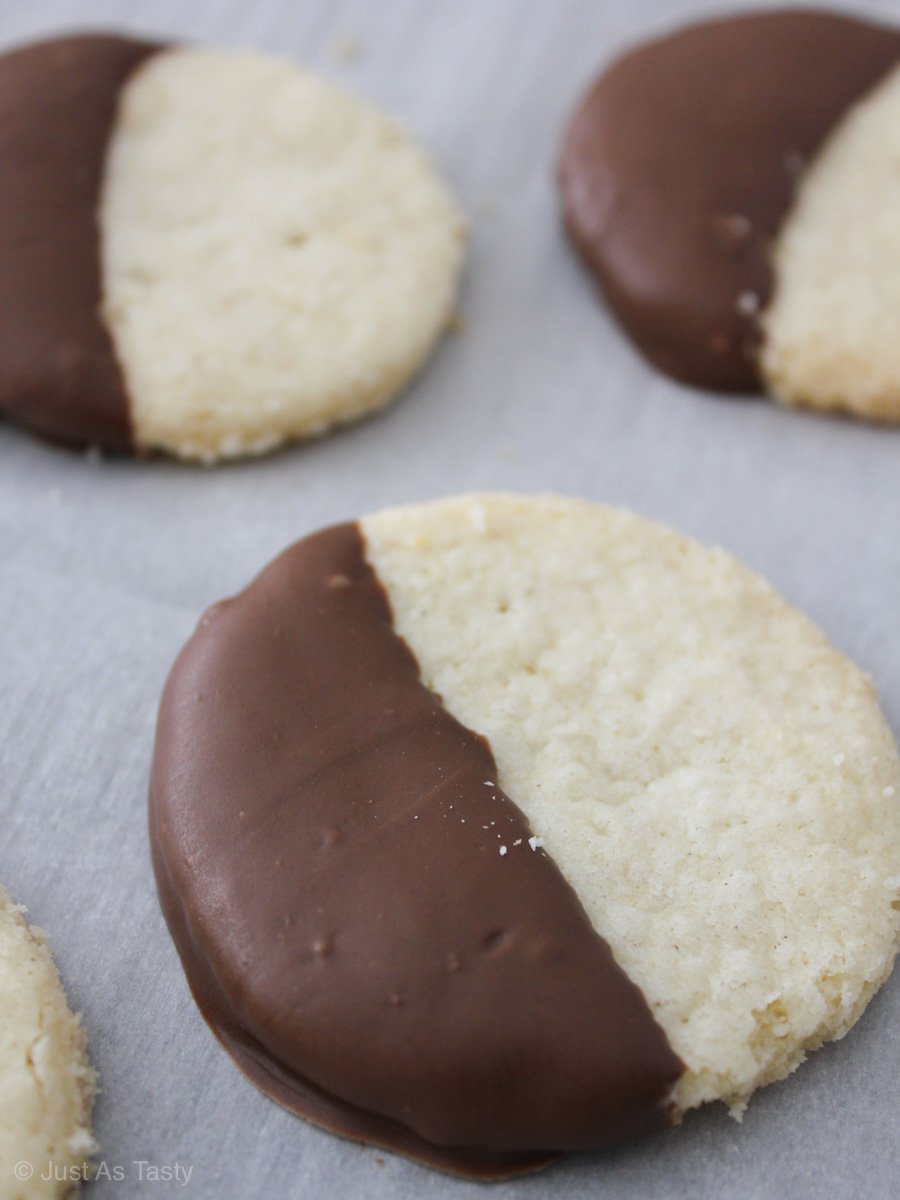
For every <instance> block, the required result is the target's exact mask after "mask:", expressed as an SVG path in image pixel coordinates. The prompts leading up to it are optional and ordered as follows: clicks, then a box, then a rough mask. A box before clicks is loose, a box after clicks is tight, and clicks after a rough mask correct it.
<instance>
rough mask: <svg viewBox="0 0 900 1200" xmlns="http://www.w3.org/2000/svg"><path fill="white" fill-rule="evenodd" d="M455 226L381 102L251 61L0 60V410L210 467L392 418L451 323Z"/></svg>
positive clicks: (256, 57) (106, 46) (55, 44)
mask: <svg viewBox="0 0 900 1200" xmlns="http://www.w3.org/2000/svg"><path fill="white" fill-rule="evenodd" d="M463 242H464V229H463V223H462V220H461V217H460V214H459V212H458V210H457V207H456V205H455V203H454V201H453V199H452V198H451V196H450V195H449V193H448V191H447V189H446V187H445V186H444V184H443V183H442V182H441V180H440V179H439V177H438V175H437V173H436V172H435V170H434V168H433V167H432V165H431V163H430V162H429V161H428V159H427V157H426V156H425V154H424V153H423V152H422V151H421V150H420V149H419V147H418V146H417V145H416V144H415V143H414V141H413V140H412V139H411V138H410V137H409V136H407V134H405V133H404V132H403V131H402V130H401V129H400V128H399V127H398V126H397V125H396V124H395V123H394V122H393V121H392V120H390V119H389V118H388V117H386V116H384V115H383V114H382V113H381V112H379V111H378V110H377V109H375V108H374V107H373V106H372V105H370V104H368V103H366V102H365V101H363V100H360V99H357V98H355V97H353V96H351V95H350V94H349V93H347V92H345V91H344V90H343V89H341V88H339V87H337V86H335V85H333V84H331V83H328V82H326V81H325V80H323V79H319V78H318V77H316V76H315V75H313V74H311V73H310V72H308V71H306V70H303V69H302V68H299V67H297V66H295V65H294V64H292V63H289V62H286V61H282V60H280V59H277V58H270V57H267V56H265V55H262V54H258V53H255V52H252V51H240V50H213V49H203V48H199V47H193V46H174V47H166V46H161V45H157V44H153V43H149V42H138V41H134V40H131V39H127V38H121V37H105V36H86V37H71V38H64V39H60V40H58V41H52V42H45V43H40V44H37V45H33V46H27V47H24V48H23V49H21V50H17V51H13V52H11V53H8V54H5V55H3V56H0V271H2V273H3V276H4V279H5V280H6V282H7V284H8V286H7V287H5V288H4V290H3V295H2V296H0V347H2V353H0V412H5V413H7V414H8V415H9V416H10V417H12V418H13V419H15V420H18V421H20V422H21V423H23V424H25V425H27V426H29V427H30V428H32V429H33V430H35V431H36V432H38V433H42V434H44V435H45V436H49V437H51V438H55V439H57V440H62V441H67V442H71V443H75V444H82V445H91V444H95V445H100V446H104V447H108V448H110V449H114V450H125V451H133V452H142V451H144V452H146V451H153V450H162V451H165V452H168V453H170V454H174V455H177V456H179V457H181V458H186V459H193V460H199V461H202V462H214V461H217V460H219V459H223V458H234V457H239V456H242V455H249V454H260V453H263V452H265V451H268V450H271V449H272V448H273V447H275V446H278V445H279V444H281V443H283V442H285V441H289V440H292V439H299V438H307V437H311V436H314V435H318V434H321V433H322V432H324V431H325V430H327V429H328V428H330V427H331V426H334V425H338V424H341V423H343V422H347V421H351V420H354V419H356V418H358V417H361V416H362V415H364V414H365V413H367V412H371V411H373V410H375V409H378V408H381V407H382V406H383V405H385V404H386V403H387V402H388V401H389V400H390V399H391V398H392V397H393V396H395V395H396V393H397V392H398V391H399V389H400V388H402V387H403V385H404V384H405V383H406V382H407V381H408V380H409V379H410V378H411V376H412V375H413V374H414V373H415V372H416V371H417V370H418V369H419V367H420V366H421V365H422V364H423V362H424V360H425V359H426V357H427V356H428V354H429V352H430V351H431V350H432V348H433V346H434V344H435V342H436V341H437V339H438V337H439V335H440V334H441V332H442V330H443V329H444V328H445V326H446V325H447V322H448V320H449V318H450V316H451V314H452V311H453V307H454V300H455V295H456V290H457V283H458V277H459V272H460V267H461V261H462V252H463Z"/></svg>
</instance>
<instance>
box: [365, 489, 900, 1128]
mask: <svg viewBox="0 0 900 1200" xmlns="http://www.w3.org/2000/svg"><path fill="white" fill-rule="evenodd" d="M362 528H363V531H364V534H365V538H366V544H367V556H368V558H369V561H370V562H371V563H372V565H373V566H374V568H375V570H376V572H377V574H378V577H379V578H380V579H381V581H382V583H383V584H384V586H385V588H386V589H387V591H388V594H389V596H390V600H391V605H392V607H393V612H394V620H395V626H396V629H397V631H398V633H399V634H400V635H401V636H402V637H403V638H404V639H405V640H406V641H407V642H408V644H409V645H410V647H411V648H412V650H413V652H414V653H415V655H416V657H417V659H418V662H419V665H420V668H421V671H422V677H423V680H424V681H425V683H426V684H427V685H428V686H429V687H431V688H433V689H434V690H435V691H436V692H437V693H439V694H440V696H441V697H442V698H443V701H444V704H445V705H446V706H447V708H448V709H449V710H450V712H452V713H453V715H454V716H455V717H456V718H457V719H458V720H459V721H461V722H462V723H463V724H464V725H466V726H468V727H469V728H472V729H475V730H477V731H478V732H479V733H481V734H483V735H484V736H485V737H487V738H488V740H489V742H490V744H491V747H492V748H493V751H494V755H495V757H496V759H497V764H498V770H499V778H498V783H499V784H500V786H501V787H503V789H504V790H505V791H506V792H507V793H508V794H509V795H510V796H511V797H513V799H514V800H515V802H516V804H517V805H518V806H519V807H520V808H521V809H522V811H523V812H524V813H525V815H526V816H527V818H528V820H529V822H530V823H531V825H532V827H533V828H534V830H535V833H536V834H537V835H538V836H540V837H541V838H542V839H543V843H544V846H545V847H546V849H547V851H548V853H549V854H550V856H551V857H552V858H553V859H554V860H555V861H556V863H557V864H558V866H559V867H560V868H561V870H562V872H563V874H564V875H565V877H566V878H567V879H568V881H569V882H570V883H571V884H572V885H573V887H574V888H575V890H576V892H577V893H578V896H579V897H580V899H581V902H582V904H583V905H584V906H585V908H586V909H587V912H588V915H589V916H590V918H591V920H592V922H593V924H594V927H595V928H596V929H597V931H598V932H599V933H600V934H601V935H602V936H603V937H604V938H605V939H606V940H607V941H608V942H609V944H610V945H611V947H612V949H613V952H614V954H615V956H616V959H617V961H618V962H619V964H620V965H621V966H622V967H624V969H625V971H626V972H627V974H628V975H629V977H630V978H631V979H633V980H634V981H635V982H636V983H637V984H638V985H639V986H640V987H641V989H642V990H643V992H644V994H645V996H646V997H647V999H648V1001H649V1003H650V1006H651V1009H652V1011H653V1013H654V1015H655V1016H656V1019H657V1021H658V1022H659V1023H660V1024H661V1025H662V1027H663V1029H664V1030H665V1032H666V1034H667V1036H668V1039H669V1042H670V1044H671V1045H672V1047H673V1049H674V1050H675V1052H676V1053H677V1054H678V1055H679V1057H680V1058H681V1059H682V1060H683V1062H684V1063H685V1064H686V1065H687V1070H686V1072H685V1074H684V1075H683V1077H682V1078H681V1080H680V1081H679V1082H678V1083H677V1085H676V1087H675V1092H674V1097H675V1100H676V1103H677V1106H678V1108H679V1109H681V1110H684V1109H688V1108H691V1107H693V1106H695V1105H697V1104H700V1103H702V1102H704V1101H707V1100H713V1099H723V1100H725V1102H726V1103H727V1104H729V1105H730V1106H731V1107H732V1109H733V1110H734V1111H735V1112H737V1113H739V1112H740V1111H741V1110H742V1109H743V1107H744V1105H745V1104H746V1101H747V1099H748V1098H749V1096H750V1095H751V1093H752V1092H753V1091H754V1090H755V1089H756V1088H758V1087H760V1086H762V1085H763V1084H766V1083H771V1082H772V1081H773V1080H776V1079H780V1078H781V1077H783V1076H785V1075H787V1074H788V1073H789V1072H791V1071H792V1070H793V1069H794V1068H795V1067H796V1066H797V1065H798V1064H799V1063H800V1062H802V1061H803V1059H804V1057H805V1055H806V1053H807V1051H809V1050H811V1049H814V1048H816V1047H817V1046H819V1045H821V1044H822V1043H823V1042H825V1041H828V1040H830V1039H832V1038H838V1037H840V1036H842V1035H843V1034H844V1033H846V1031H847V1030H848V1029H849V1028H850V1026H851V1025H852V1024H853V1023H854V1022H855V1021H856V1020H857V1018H858V1017H859V1016H860V1014H861V1013H862V1011H863V1009H864V1007H865V1005H866V1003H867V1002H868V1000H869V999H870V998H871V996H872V995H873V993H874V992H875V990H876V989H877V988H878V986H879V985H880V984H881V983H882V982H883V981H884V979H885V978H886V976H887V974H888V972H889V971H890V969H891V965H892V963H893V960H894V955H895V954H896V951H897V946H898V929H900V913H898V909H900V901H898V894H900V764H898V756H897V749H896V746H895V743H894V739H893V737H892V735H891V732H890V730H889V728H888V726H887V724H886V722H885V720H884V718H883V717H882V715H881V712H880V711H879V707H878V702H877V699H876V696H875V693H874V690H873V687H872V684H871V682H870V681H869V679H868V678H867V677H866V676H865V675H864V674H863V673H862V672H861V671H860V670H859V669H858V668H857V667H856V666H854V664H853V663H851V662H850V661H849V660H848V659H846V658H845V657H844V656H843V655H841V654H839V653H838V652H837V651H836V650H835V649H834V648H833V647H832V646H831V645H830V644H829V643H828V641H827V640H826V639H825V637H824V636H823V634H822V633H821V632H820V631H819V630H818V629H817V628H816V627H815V626H814V625H813V624H812V623H811V622H810V621H809V619H808V618H807V617H805V616H804V615H802V614H801V613H799V612H797V611H796V610H795V609H793V608H791V607H790V606H789V605H788V604H786V603H785V602H784V601H783V600H782V599H781V598H780V597H779V596H778V595H777V594H776V593H775V592H774V591H773V590H772V588H771V587H770V586H769V585H768V584H767V583H765V582H764V581H763V580H761V579H760V578H758V577H757V576H756V575H754V574H753V573H752V572H751V571H749V570H748V569H747V568H746V567H744V566H742V565H741V564H740V563H739V562H737V561H736V560H735V559H733V558H732V557H731V556H730V555H728V554H726V553H725V552H724V551H722V550H717V549H709V548H707V547H705V546H702V545H699V544H698V543H696V542H694V541H691V540H690V539H688V538H686V537H682V536H680V535H679V534H677V533H674V532H671V531H670V530H667V529H665V528H662V527H661V526H657V525H654V524H651V523H650V522H648V521H644V520H641V519H639V518H637V517H635V516H632V515H631V514H629V513H627V512H620V511H616V510H614V509H609V508H604V507H602V506H599V505H594V504H589V503H582V502H578V501H574V500H566V499H558V498H552V497H546V498H539V499H532V498H524V497H516V496H504V495H485V496H473V497H468V498H462V499H454V500H447V501H443V502H438V503H435V504H431V505H426V506H424V507H416V508H405V509H396V510H391V511H388V512H385V513H381V514H379V515H377V516H374V517H370V518H367V519H366V520H364V521H363V522H362Z"/></svg>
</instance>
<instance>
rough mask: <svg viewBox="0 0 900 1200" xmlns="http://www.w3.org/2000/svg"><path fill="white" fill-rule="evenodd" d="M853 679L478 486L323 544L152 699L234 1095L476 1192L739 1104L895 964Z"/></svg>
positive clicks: (153, 799)
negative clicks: (277, 1107) (701, 1109)
mask: <svg viewBox="0 0 900 1200" xmlns="http://www.w3.org/2000/svg"><path fill="white" fill-rule="evenodd" d="M898 798H900V764H898V757H897V749H896V746H895V744H894V740H893V738H892V736H891V733H890V731H889V729H888V727H887V725H886V723H885V721H884V719H883V717H882V716H881V713H880V711H879V708H878V703H877V700H876V697H875V695H874V692H873V689H872V686H871V683H870V681H869V680H868V679H867V678H866V677H865V676H864V675H863V674H862V672H861V671H859V670H858V669H857V668H856V667H855V666H853V664H852V663H850V662H849V661H848V660H847V659H846V658H844V657H843V656H842V655H841V654H839V653H838V652H837V651H836V650H834V649H833V648H832V647H831V646H830V645H829V643H828V642H827V640H826V639H825V637H824V636H823V634H822V633H821V632H820V631H819V630H818V629H816V628H815V627H814V626H813V625H812V624H811V622H810V621H809V620H808V619H807V618H805V617H804V616H802V615H801V614H800V613H798V612H796V611H795V610H794V609H792V608H790V607H789V606H788V605H787V604H786V603H785V602H784V601H783V600H781V599H780V598H779V597H778V596H777V595H776V594H775V592H774V591H773V590H772V589H771V588H770V587H769V586H768V585H767V584H765V583H764V582H763V581H762V580H760V579H759V578H758V577H756V576H755V575H753V574H752V573H751V572H750V571H749V570H747V569H746V568H745V567H743V566H741V565H740V564H739V563H737V562H736V561H735V560H734V559H732V558H731V557H729V556H728V555H727V554H725V553H723V552H722V551H719V550H711V549H708V548H706V547H703V546H701V545H699V544H697V543H695V542H692V541H690V540H689V539H687V538H684V537H681V536H680V535H678V534H676V533H674V532H671V531H669V530H667V529H664V528H662V527H659V526H656V525H653V524H651V523H649V522H647V521H644V520H641V519H639V518H637V517H635V516H632V515H630V514H628V513H625V512H620V511H616V510H613V509H608V508H605V507H602V506H599V505H594V504H589V503H584V502H579V501H574V500H565V499H560V498H554V497H541V498H528V497H519V496H510V495H482V496H469V497H462V498H457V499H450V500H445V501H440V502H436V503H433V504H429V505H424V506H421V507H412V508H405V509H394V510H389V511H386V512H382V513H379V514H377V515H375V516H373V517H369V518H366V519H364V520H362V521H360V522H357V523H350V524H345V525H340V526H336V527H333V528H330V529H326V530H324V531H322V532H320V533H317V534H313V535H312V536H310V537H307V538H305V539H304V540H302V541H300V542H298V543H297V544H296V545H294V546H293V547H291V548H290V549H289V550H287V551H285V553H284V554H282V555H281V556H280V557H279V558H277V559H276V560H275V561H274V562H273V563H272V564H271V565H270V566H269V567H267V568H266V569H265V570H264V571H263V572H262V574H261V575H260V576H259V577H258V578H257V579H256V580H255V581H254V582H253V583H252V584H251V585H250V586H249V587H248V588H247V589H246V590H245V591H244V592H242V593H240V594H239V595H238V596H236V597H234V598H233V599H230V600H226V601H224V602H223V603H221V604H217V605H214V606H213V607H212V608H211V609H209V611H208V612H207V613H206V614H205V615H204V617H203V618H202V620H201V621H200V624H199V626H198V628H197V630H196V632H195V633H194V635H193V637H192V638H191V639H190V641H189V642H188V644H187V646H186V647H185V649H184V650H183V651H182V653H181V655H180V657H179V659H178V661H177V663H176V665H175V667H174V669H173V671H172V673H171V675H170V677H169V680H168V683H167V684H166V688H165V692H164V695H163V699H162V704H161V708H160V714H159V724H158V731H157V741H156V749H155V755H154V762H153V771H152V781H151V788H150V837H151V844H152V850H153V858H154V864H155V870H156V877H157V881H158V886H159V893H160V898H161V902H162V907H163V911H164V913H165V917H166V920H167V922H168V925H169V928H170V931H171V933H172V936H173V938H174V940H175V944H176V946H177V948H178V951H179V954H180V956H181V960H182V963H183V966H184V969H185V973H186V975H187V979H188V982H189V984H190V986H191V989H192V991H193V994H194V997H195V999H196V1001H197V1004H198V1006H199V1008H200V1010H201V1012H202V1013H203V1015H204V1017H205V1018H206V1020H207V1021H208V1022H209V1024H210V1026H211V1027H212V1029H213V1031H214V1032H215V1034H216V1036H217V1037H218V1038H219V1039H220V1041H221V1042H222V1043H223V1045H224V1046H225V1048H226V1049H227V1050H228V1052H229V1053H230V1054H231V1055H232V1057H233V1058H234V1059H235V1061H236V1063H237V1064H238V1066H239V1067H240V1068H241V1070H242V1071H243V1072H244V1073H245V1074H246V1075H247V1076H248V1078H249V1079H250V1080H251V1081H252V1082H253V1083H255V1084H256V1085H257V1087H259V1088H261V1089H262V1090H263V1091H264V1092H266V1093H267V1094H269V1095H270V1096H272V1097H273V1098H274V1099H275V1100H277V1101H278V1102H279V1103H281V1104H283V1105H285V1106H286V1107H288V1108H290V1109H292V1110H293V1111H295V1112H297V1113H299V1114H300V1115H301V1116H303V1117H305V1118H307V1119H308V1120H310V1121H312V1122H314V1123H316V1124H318V1125H320V1126H322V1127H323V1128H325V1129H329V1130H332V1131H334V1132H336V1133H339V1134H342V1135H344V1136H346V1137H350V1138H354V1139H357V1140H360V1141H364V1142H370V1143H373V1144H376V1145H379V1146H384V1147H387V1148H389V1149H392V1150H397V1151H400V1152H402V1153H404V1154H407V1155H409V1156H410V1157H412V1158H415V1159H418V1160H420V1161H422V1162H425V1163H428V1164H430V1165H433V1166H437V1167H439V1168H442V1169H444V1170H448V1171H451V1172H455V1173H458V1174H461V1175H467V1176H470V1177H475V1178H495V1177H504V1176H510V1175H514V1174H517V1173H520V1172H522V1171H528V1170H533V1169H536V1168H537V1167H539V1166H541V1165H543V1164H545V1163H546V1162H548V1161H549V1160H551V1159H552V1158H554V1157H555V1156H557V1155H559V1154H561V1153H564V1152H566V1151H584V1150H596V1149H602V1148H603V1147H607V1146H610V1145H613V1144H616V1143H619V1142H621V1141H624V1140H628V1139H631V1138H635V1137H637V1136H640V1135H643V1134H647V1133H651V1132H653V1131H656V1130H660V1129H663V1128H665V1127H666V1126H669V1125H672V1124H675V1123H677V1122H678V1121H679V1120H680V1119H681V1117H682V1116H683V1114H684V1113H685V1112H686V1111H688V1110H689V1109H691V1108H694V1107H696V1106H697V1105H700V1104H703V1103H705V1102H707V1101H711V1100H723V1101H724V1102H725V1103H726V1104H727V1105H729V1107H730V1108H731V1109H732V1111H733V1112H734V1113H735V1114H740V1112H741V1111H742V1110H743V1108H744V1106H745V1105H746V1103H747V1101H748V1099H749V1097H750V1096H751V1094H752V1093H753V1092H754V1091H755V1090H756V1089H757V1088H759V1087H761V1086H762V1085H764V1084H767V1083H770V1082H772V1081H773V1080H776V1079H780V1078H782V1077H783V1076H785V1075H787V1074H788V1073H789V1072H791V1071H792V1070H794V1068H795V1067H796V1066H797V1065H798V1064H799V1063H800V1062H802V1060H803V1058H804V1057H805V1055H806V1053H807V1052H808V1051H809V1050H811V1049H813V1048H815V1047H816V1046H819V1045H820V1044H821V1043H822V1042H824V1041H827V1040H829V1039H831V1038H836V1037H840V1036H841V1035H842V1034H844V1033H845V1032H846V1031H847V1030H848V1029H849V1028H850V1026H851V1025H852V1024H853V1023H854V1022H855V1021H856V1019H857V1018H858V1017H859V1015H860V1014H861V1012H862V1011H863V1008H864V1007H865V1005H866V1003H867V1001H868V1000H869V998H870V997H871V996H872V994H873V993H874V991H875V990H876V989H877V987H878V986H879V984H880V983H881V982H882V981H883V980H884V979H885V977H886V975H887V974H888V972H889V971H890V969H891V965H892V963H893V959H894V955H895V953H896V949H897V938H898V924H900V913H898V905H897V897H898V888H900V804H898Z"/></svg>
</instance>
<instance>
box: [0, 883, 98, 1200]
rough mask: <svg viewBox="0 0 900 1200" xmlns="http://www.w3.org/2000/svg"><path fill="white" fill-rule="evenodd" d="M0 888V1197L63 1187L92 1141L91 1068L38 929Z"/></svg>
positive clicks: (34, 1195) (23, 1199) (12, 1198)
mask: <svg viewBox="0 0 900 1200" xmlns="http://www.w3.org/2000/svg"><path fill="white" fill-rule="evenodd" d="M23 911H24V910H23V909H22V908H21V907H20V906H19V905H17V904H15V903H14V902H13V901H12V899H11V898H10V896H9V895H8V893H7V892H6V891H4V890H3V888H0V1014H2V1021H0V1200H38V1198H39V1197H40V1198H44V1197H51V1196H62V1195H65V1194H66V1193H67V1192H68V1191H69V1190H70V1187H71V1184H72V1182H77V1181H78V1180H79V1179H80V1178H81V1177H83V1172H84V1168H85V1162H86V1160H89V1159H90V1156H91V1154H93V1152H94V1151H95V1149H96V1143H95V1141H94V1138H93V1136H92V1134H91V1129H90V1116H91V1101H92V1098H93V1093H94V1090H95V1082H96V1076H95V1074H94V1072H93V1070H92V1069H91V1067H90V1065H89V1063H88V1059H87V1049H86V1038H85V1033H84V1029H83V1028H82V1025H81V1022H80V1020H79V1018H78V1017H76V1016H73V1014H72V1013H71V1012H70V1010H69V1007H68V1005H67V1003H66V996H65V992H64V991H63V986H62V982H61V981H60V978H59V973H58V971H57V970H56V967H55V966H54V963H53V959H52V957H51V955H50V951H49V949H48V948H47V942H46V937H45V935H44V934H43V933H42V931H41V930H38V929H30V928H29V927H28V925H27V924H26V922H25V920H24V919H23V916H22V913H23Z"/></svg>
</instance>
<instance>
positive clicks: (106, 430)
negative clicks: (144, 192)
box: [0, 36, 161, 451]
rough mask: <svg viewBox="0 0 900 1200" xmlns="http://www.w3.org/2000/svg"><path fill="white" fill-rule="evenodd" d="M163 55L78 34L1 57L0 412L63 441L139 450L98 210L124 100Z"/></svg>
mask: <svg viewBox="0 0 900 1200" xmlns="http://www.w3.org/2000/svg"><path fill="white" fill-rule="evenodd" d="M160 48H161V47H159V46H156V45H153V44H151V43H149V42H140V41H132V40H130V39H127V38H120V37H107V36H81V37H67V38H60V39H58V40H56V41H49V42H41V43H38V44H35V45H31V46H26V47H24V48H23V49H20V50H14V51H12V52H10V53H8V54H4V55H2V56H0V280H2V286H0V413H5V414H6V415H8V416H9V417H11V418H12V419H13V420H15V421H17V422H18V423H19V424H21V425H24V426H26V427H28V428H29V429H32V430H33V431H34V432H35V433H39V434H41V435H42V436H44V437H47V438H51V439H53V440H55V441H60V442H64V443H69V444H72V445H76V446H85V445H97V446H103V447H105V448H107V449H110V450H118V451H130V450H131V449H132V430H131V419H130V416H129V408H128V397H127V395H126V392H125V385H124V381H123V378H122V372H121V369H120V367H119V363H118V361H117V359H116V354H115V349H114V347H113V344H112V341H111V339H110V336H109V333H108V331H107V329H106V326H105V325H104V323H103V320H102V318H101V315H100V304H101V299H102V296H101V234H100V228H99V224H98V206H99V203H100V192H101V187H102V182H103V166H104V160H105V156H106V147H107V144H108V142H109V139H110V135H111V133H112V130H113V127H114V124H115V119H116V110H117V104H118V98H119V93H120V91H121V89H122V87H123V85H124V84H125V82H126V81H127V79H128V77H129V76H130V75H131V73H132V72H133V71H134V70H135V69H136V68H137V67H138V66H139V64H140V63H142V62H143V61H144V60H145V59H146V58H147V57H149V56H150V55H151V54H155V53H156V52H157V51H158V50H159V49H160Z"/></svg>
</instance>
